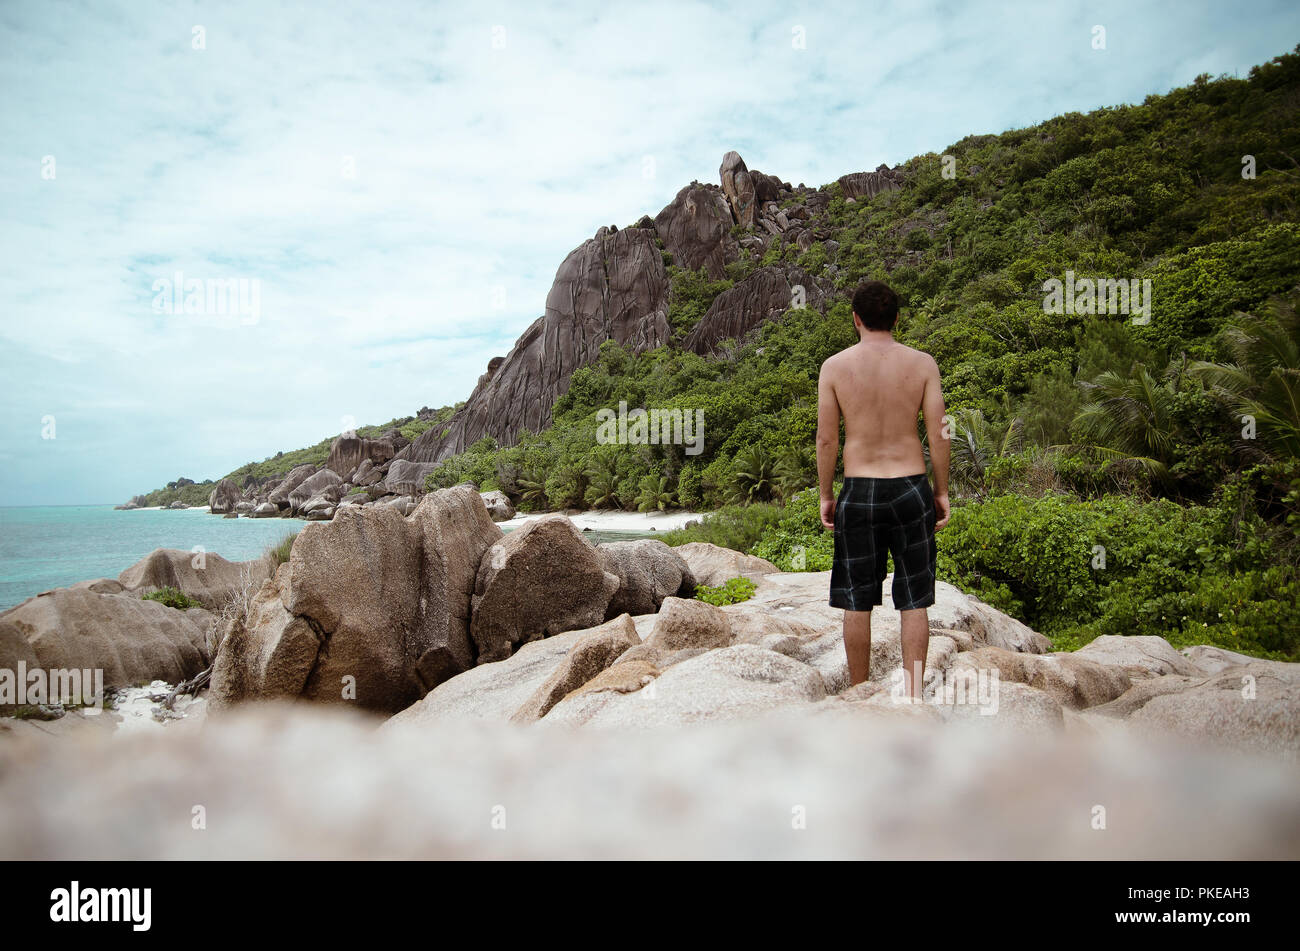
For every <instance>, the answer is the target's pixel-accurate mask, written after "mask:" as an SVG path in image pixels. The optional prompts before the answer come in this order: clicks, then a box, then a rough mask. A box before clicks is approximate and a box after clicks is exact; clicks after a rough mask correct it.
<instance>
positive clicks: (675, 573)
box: [596, 538, 695, 618]
mask: <svg viewBox="0 0 1300 951" xmlns="http://www.w3.org/2000/svg"><path fill="white" fill-rule="evenodd" d="M596 550H597V551H599V552H600V554H601V557H602V559H604V562H605V570H606V571H608V572H610V573H611V574H614V575H617V576H618V590H617V591H615V592H614V597H613V598H611V599H610V602H609V607H608V608H607V609H606V612H605V613H606V617H611V618H613V617H617V616H618V615H620V614H624V613H626V614H654V613H655V612H656V611H658V610H659V606H660V605H661V604H663V602H664V598H667V597H670V596H677V597H690V596H691V595H692V594H693V593H694V592H695V577H694V575H692V574H691V569H690V568H689V567H688V566H687V564H686V561H685V560H684V559H683V558H682V556H681V555H679V554H678V553H677V552H676V551H675V550H674V549H672V548H670V547H669V546H668V545H665V544H664V543H663V542H661V541H659V540H658V539H655V538H641V539H637V540H636V541H630V542H606V543H605V544H603V545H599V546H597V549H596Z"/></svg>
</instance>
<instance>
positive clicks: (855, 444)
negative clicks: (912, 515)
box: [822, 334, 942, 479]
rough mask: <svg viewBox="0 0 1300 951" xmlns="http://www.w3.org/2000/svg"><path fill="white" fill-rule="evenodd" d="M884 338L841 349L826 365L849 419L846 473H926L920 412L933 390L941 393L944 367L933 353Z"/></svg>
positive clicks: (824, 372)
mask: <svg viewBox="0 0 1300 951" xmlns="http://www.w3.org/2000/svg"><path fill="white" fill-rule="evenodd" d="M868 336H869V337H871V336H876V335H875V334H869V335H868ZM881 336H882V337H883V339H880V340H871V339H868V340H863V341H860V342H859V343H858V344H857V345H855V346H852V347H850V348H849V349H847V350H842V351H840V352H839V353H837V354H835V356H833V357H831V358H830V359H829V360H827V361H826V363H825V365H824V366H823V367H822V375H823V379H824V380H825V385H826V386H828V387H829V389H830V390H831V394H832V395H833V397H834V401H835V405H836V406H838V408H839V412H840V414H841V415H842V416H843V417H844V474H845V475H846V476H876V477H877V478H884V479H888V478H895V477H897V476H906V475H918V474H924V473H925V455H924V453H923V452H922V451H921V439H920V437H919V436H918V435H917V428H916V414H917V413H918V412H919V411H920V410H921V409H922V405H923V402H924V399H925V394H926V390H927V387H928V388H929V389H931V390H932V391H933V392H934V393H937V392H938V384H939V368H938V366H937V365H936V364H935V362H934V358H933V357H931V356H930V355H929V354H926V353H922V352H921V351H920V350H913V349H912V348H911V347H907V346H904V345H903V344H901V343H898V342H897V341H896V340H893V339H892V338H890V337H888V336H887V335H881ZM939 408H940V409H942V403H940V404H939ZM940 415H942V412H941V413H940ZM936 422H937V421H936Z"/></svg>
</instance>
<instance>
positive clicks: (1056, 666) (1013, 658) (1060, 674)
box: [953, 647, 1132, 710]
mask: <svg viewBox="0 0 1300 951" xmlns="http://www.w3.org/2000/svg"><path fill="white" fill-rule="evenodd" d="M962 668H971V669H976V670H978V669H985V670H996V671H998V674H999V679H1001V680H1010V681H1014V682H1015V683H1022V684H1028V685H1029V686H1031V687H1036V688H1037V689H1039V690H1042V691H1044V692H1045V693H1048V694H1050V695H1051V696H1052V697H1053V698H1054V699H1055V700H1056V701H1057V702H1058V703H1060V704H1061V705H1062V706H1063V707H1069V708H1070V709H1072V710H1082V709H1084V708H1086V707H1095V706H1097V705H1099V704H1103V703H1109V702H1110V701H1112V700H1114V699H1115V698H1116V697H1119V696H1120V695H1121V694H1123V693H1124V692H1125V691H1126V690H1128V689H1129V687H1131V686H1132V681H1131V679H1130V678H1129V675H1128V672H1127V671H1125V670H1124V668H1123V667H1117V666H1113V665H1108V664H1099V663H1096V662H1094V661H1091V660H1088V659H1087V658H1084V657H1079V656H1077V655H1076V654H1049V655H1046V656H1044V655H1042V654H1028V653H1020V652H1017V651H1009V650H1004V649H1002V648H1000V647H981V648H979V649H977V650H973V651H966V652H963V653H962V654H960V655H959V656H958V657H957V659H956V660H955V661H954V662H953V669H954V670H957V669H962Z"/></svg>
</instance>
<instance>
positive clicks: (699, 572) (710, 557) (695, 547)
mask: <svg viewBox="0 0 1300 951" xmlns="http://www.w3.org/2000/svg"><path fill="white" fill-rule="evenodd" d="M673 550H674V551H676V552H677V554H678V555H680V556H681V557H682V559H683V560H684V561H685V562H686V566H687V567H688V568H690V570H691V574H692V575H693V576H694V577H695V582H696V584H702V585H708V586H709V587H711V588H716V587H718V586H719V585H724V584H726V583H727V582H728V581H730V580H731V579H732V578H749V579H750V580H753V581H757V580H758V579H759V578H760V577H762V576H763V575H765V574H768V573H770V572H773V571H777V570H778V569H777V567H776V565H774V564H772V563H771V562H770V561H767V560H766V559H764V558H757V557H755V556H754V555H746V554H744V553H743V552H738V551H733V550H732V549H730V548H722V547H721V546H719V545H713V544H710V543H709V542H688V543H687V544H685V545H678V546H676V547H675V548H674V549H673ZM826 590H827V595H828V597H829V592H830V588H829V586H828V587H827V589H826Z"/></svg>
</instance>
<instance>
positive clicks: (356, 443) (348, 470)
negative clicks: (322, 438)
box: [325, 431, 397, 485]
mask: <svg viewBox="0 0 1300 951" xmlns="http://www.w3.org/2000/svg"><path fill="white" fill-rule="evenodd" d="M396 451H397V450H396V449H395V448H394V447H393V443H392V441H391V440H388V439H369V438H366V437H363V436H358V435H357V434H356V432H355V431H349V432H346V433H343V434H342V435H340V436H338V437H337V438H335V440H334V442H332V443H331V444H330V454H329V457H328V458H326V460H325V468H326V469H329V470H331V471H332V472H336V473H338V476H339V478H340V479H342V480H343V481H344V482H352V481H353V478H352V476H353V474H354V473H355V472H356V471H357V469H358V468H360V466H361V465H362V463H366V462H368V463H370V464H371V466H376V465H382V464H383V463H385V462H387V461H388V460H389V459H392V458H393V455H394V453H396ZM356 484H358V485H362V484H365V483H356Z"/></svg>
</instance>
